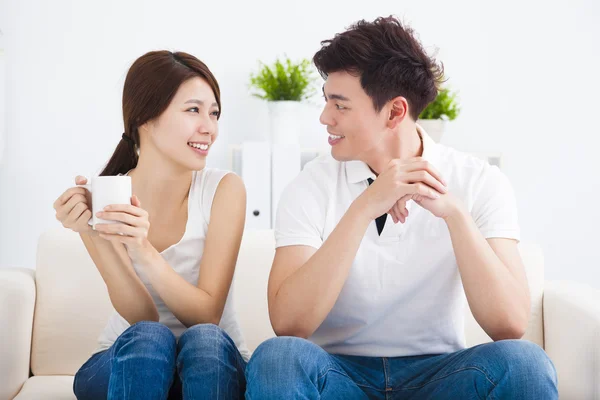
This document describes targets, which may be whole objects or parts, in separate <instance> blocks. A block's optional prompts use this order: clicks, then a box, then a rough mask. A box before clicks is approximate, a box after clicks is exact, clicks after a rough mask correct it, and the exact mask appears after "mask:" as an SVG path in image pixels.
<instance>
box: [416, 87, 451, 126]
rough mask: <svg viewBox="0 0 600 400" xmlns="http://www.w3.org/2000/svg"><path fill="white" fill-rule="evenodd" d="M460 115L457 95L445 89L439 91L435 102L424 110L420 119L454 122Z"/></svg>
mask: <svg viewBox="0 0 600 400" xmlns="http://www.w3.org/2000/svg"><path fill="white" fill-rule="evenodd" d="M459 114H460V106H459V105H458V99H457V93H455V92H451V91H450V89H447V88H443V89H441V90H440V91H439V93H438V95H437V97H436V98H435V100H434V101H432V102H431V103H429V105H428V106H427V107H426V108H425V109H424V110H423V112H422V113H421V114H420V115H419V119H445V120H448V121H453V120H455V119H456V117H458V115H459Z"/></svg>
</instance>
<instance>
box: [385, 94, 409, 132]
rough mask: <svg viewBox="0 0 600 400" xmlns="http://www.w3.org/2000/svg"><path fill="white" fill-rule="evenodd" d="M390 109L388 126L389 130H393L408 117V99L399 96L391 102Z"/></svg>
mask: <svg viewBox="0 0 600 400" xmlns="http://www.w3.org/2000/svg"><path fill="white" fill-rule="evenodd" d="M388 107H389V111H388V122H387V126H388V128H390V129H393V128H395V127H396V126H398V124H399V123H401V122H402V121H404V119H405V118H407V117H408V102H407V101H406V98H404V97H402V96H398V97H396V98H393V99H392V100H390V102H389V103H388Z"/></svg>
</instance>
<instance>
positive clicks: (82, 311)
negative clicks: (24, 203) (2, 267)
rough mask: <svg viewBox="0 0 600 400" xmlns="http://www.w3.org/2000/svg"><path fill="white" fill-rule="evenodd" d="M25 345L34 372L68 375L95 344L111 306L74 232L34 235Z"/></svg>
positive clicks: (72, 373) (87, 355)
mask: <svg viewBox="0 0 600 400" xmlns="http://www.w3.org/2000/svg"><path fill="white" fill-rule="evenodd" d="M35 283H36V289H37V298H36V306H35V317H34V323H33V340H32V347H31V349H32V350H31V370H32V372H33V374H34V375H74V374H75V372H77V370H78V369H79V367H80V366H81V365H82V364H83V363H84V362H85V361H86V360H87V359H88V358H89V356H90V354H91V353H92V352H93V350H94V349H95V348H96V347H97V346H98V344H97V338H98V335H99V334H100V332H101V330H102V329H103V328H104V325H105V324H106V321H107V320H108V316H109V314H110V312H111V311H112V309H113V308H112V305H111V303H110V300H109V298H108V292H107V290H106V285H105V284H104V281H103V280H102V277H101V276H100V273H99V272H98V270H97V269H96V266H95V265H94V263H93V262H92V259H91V258H90V256H89V255H88V253H87V251H86V249H85V246H84V245H83V242H82V241H81V238H80V237H79V234H77V233H74V232H72V231H70V230H67V229H64V228H59V229H56V230H52V231H49V232H46V233H44V234H43V235H42V236H41V237H40V240H39V244H38V253H37V269H36V280H35Z"/></svg>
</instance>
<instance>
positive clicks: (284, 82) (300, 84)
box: [250, 57, 317, 101]
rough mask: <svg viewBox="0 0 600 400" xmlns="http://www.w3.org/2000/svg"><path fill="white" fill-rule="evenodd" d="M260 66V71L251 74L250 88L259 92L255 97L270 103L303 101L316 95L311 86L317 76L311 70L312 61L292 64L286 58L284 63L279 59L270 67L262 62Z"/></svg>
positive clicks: (304, 60)
mask: <svg viewBox="0 0 600 400" xmlns="http://www.w3.org/2000/svg"><path fill="white" fill-rule="evenodd" d="M259 65H260V69H259V71H258V72H256V73H253V74H250V86H251V87H252V88H254V89H255V90H256V91H257V92H255V93H253V95H254V96H256V97H259V98H261V99H264V100H268V101H278V100H294V101H301V100H305V99H308V98H310V97H312V96H313V95H314V94H315V90H314V88H313V87H311V85H312V84H313V83H314V82H315V81H316V80H317V76H316V74H315V73H314V71H313V70H311V63H310V60H308V59H302V60H300V61H299V62H292V60H290V59H289V58H287V57H286V58H285V60H284V61H283V62H282V61H281V60H279V59H277V60H276V61H275V62H274V63H273V64H272V65H270V66H269V65H265V64H264V63H262V62H259Z"/></svg>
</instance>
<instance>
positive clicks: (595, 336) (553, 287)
mask: <svg viewBox="0 0 600 400" xmlns="http://www.w3.org/2000/svg"><path fill="white" fill-rule="evenodd" d="M543 309H544V348H545V350H546V353H547V354H548V356H550V358H551V359H552V361H553V362H554V366H555V367H556V372H557V374H558V391H559V395H560V396H559V397H560V398H561V399H563V398H564V399H586V400H591V399H600V290H596V289H593V288H591V287H589V286H587V285H584V284H578V283H574V282H566V281H555V282H546V285H545V287H544V306H543Z"/></svg>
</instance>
